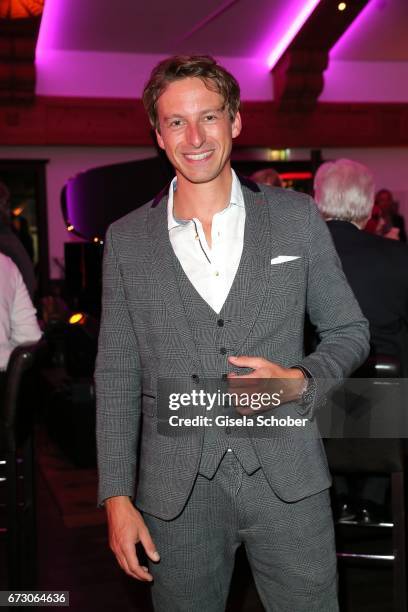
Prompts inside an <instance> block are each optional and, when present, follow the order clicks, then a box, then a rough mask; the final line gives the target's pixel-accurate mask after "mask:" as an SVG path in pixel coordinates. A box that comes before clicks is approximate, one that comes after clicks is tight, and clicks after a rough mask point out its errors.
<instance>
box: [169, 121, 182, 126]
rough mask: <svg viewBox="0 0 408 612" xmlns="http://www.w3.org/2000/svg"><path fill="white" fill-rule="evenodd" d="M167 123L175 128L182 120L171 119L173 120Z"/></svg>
mask: <svg viewBox="0 0 408 612" xmlns="http://www.w3.org/2000/svg"><path fill="white" fill-rule="evenodd" d="M169 125H170V127H172V128H177V127H180V126H181V125H182V121H181V119H173V121H170V124H169Z"/></svg>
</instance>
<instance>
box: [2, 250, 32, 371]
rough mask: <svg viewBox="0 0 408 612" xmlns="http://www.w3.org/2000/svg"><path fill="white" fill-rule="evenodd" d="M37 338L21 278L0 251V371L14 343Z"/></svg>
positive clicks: (12, 263) (14, 266)
mask: <svg viewBox="0 0 408 612" xmlns="http://www.w3.org/2000/svg"><path fill="white" fill-rule="evenodd" d="M40 338H41V330H40V328H39V326H38V323H37V319H36V317H35V308H34V306H33V303H32V301H31V299H30V296H29V295H28V291H27V288H26V286H25V284H24V281H23V278H22V276H21V274H20V272H19V270H18V268H17V266H16V265H15V263H14V262H13V261H12V260H11V259H10V257H7V256H6V255H3V254H2V253H0V371H1V370H5V369H6V368H7V363H8V360H9V358H10V354H11V352H12V350H13V349H14V348H15V347H16V346H17V345H18V344H22V343H23V342H37V340H39V339H40Z"/></svg>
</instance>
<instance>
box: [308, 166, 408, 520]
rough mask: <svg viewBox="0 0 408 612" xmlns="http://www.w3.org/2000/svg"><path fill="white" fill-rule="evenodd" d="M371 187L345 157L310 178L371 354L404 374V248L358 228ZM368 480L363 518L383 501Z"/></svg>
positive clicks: (368, 176) (407, 253) (407, 289)
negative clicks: (364, 322)
mask: <svg viewBox="0 0 408 612" xmlns="http://www.w3.org/2000/svg"><path fill="white" fill-rule="evenodd" d="M374 188H375V187H374V178H373V175H372V173H371V171H370V170H369V169H368V168H367V167H366V166H364V165H363V164H360V163H358V162H355V161H351V160H349V159H339V160H337V161H335V162H327V163H324V164H322V165H321V166H320V168H319V169H318V171H317V173H316V176H315V179H314V190H315V200H316V203H317V206H318V208H319V209H320V212H321V214H322V215H323V217H324V218H325V219H326V221H327V225H328V228H329V230H330V233H331V235H332V237H333V241H334V244H335V247H336V250H337V252H338V254H339V257H340V260H341V263H342V265H343V270H344V272H345V274H346V277H347V280H348V282H349V283H350V286H351V288H352V289H353V291H354V294H355V296H356V298H357V301H358V303H359V304H360V307H361V310H362V311H363V314H364V315H365V317H366V318H367V319H368V322H369V324H370V333H371V342H370V345H371V355H372V356H375V355H380V354H381V355H390V356H393V357H396V358H397V359H398V360H399V362H400V364H401V374H402V376H407V375H408V249H407V247H406V246H405V245H403V244H400V243H399V242H397V241H395V240H387V239H386V238H385V237H381V236H376V235H372V234H370V233H367V232H365V231H362V230H363V228H364V227H365V226H366V223H367V220H368V219H369V218H370V217H371V215H372V210H373V205H374ZM368 481H369V482H368ZM367 482H368V484H369V485H370V489H371V490H372V491H374V490H375V493H374V492H372V491H370V493H369V492H368V487H367V486H365V487H364V488H365V493H363V495H362V500H363V501H364V503H362V502H361V503H360V504H359V505H360V506H361V509H360V512H359V513H360V516H361V517H362V518H363V517H364V516H365V517H367V516H368V514H369V512H368V510H367V508H368V507H369V506H370V507H371V509H372V510H373V509H374V511H375V510H377V513H378V511H381V506H383V503H384V487H381V486H376V485H378V483H379V480H377V481H376V482H374V481H373V480H372V479H371V478H370V479H367ZM366 484H367V483H366ZM373 484H374V486H372V485H373ZM364 498H370V500H371V502H372V503H371V504H368V503H367V499H366V500H364ZM373 504H376V506H373Z"/></svg>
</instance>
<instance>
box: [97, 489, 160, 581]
mask: <svg viewBox="0 0 408 612" xmlns="http://www.w3.org/2000/svg"><path fill="white" fill-rule="evenodd" d="M105 508H106V515H107V519H108V529H109V546H110V548H111V550H112V551H113V553H114V554H115V556H116V559H117V561H118V563H119V565H120V566H121V568H122V569H123V570H124V571H125V572H126V573H127V574H129V576H132V578H136V579H137V580H143V581H145V582H151V581H152V580H153V576H152V575H151V574H149V571H148V569H147V567H145V566H143V565H140V564H139V559H138V558H137V554H136V544H137V543H138V542H140V543H141V544H142V546H143V548H144V550H145V552H146V554H147V556H148V557H149V559H151V561H154V562H156V563H157V562H158V561H159V560H160V555H159V553H158V552H157V550H156V547H155V545H154V542H153V540H152V538H151V537H150V533H149V530H148V529H147V527H146V524H145V522H144V520H143V518H142V515H141V514H140V512H138V510H136V508H135V507H134V506H133V504H132V502H131V501H130V498H129V497H127V496H125V495H118V496H116V497H109V498H108V499H107V500H106V501H105Z"/></svg>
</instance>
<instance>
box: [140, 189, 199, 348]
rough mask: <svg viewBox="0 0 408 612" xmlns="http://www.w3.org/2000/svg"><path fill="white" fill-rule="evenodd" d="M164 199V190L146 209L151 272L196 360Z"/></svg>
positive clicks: (171, 317) (171, 315) (165, 196)
mask: <svg viewBox="0 0 408 612" xmlns="http://www.w3.org/2000/svg"><path fill="white" fill-rule="evenodd" d="M167 201H168V195H167V193H166V195H164V196H163V197H162V198H161V200H160V201H159V202H157V203H155V204H154V205H153V206H152V207H151V208H150V210H149V215H148V219H147V224H148V227H147V231H148V233H149V236H150V238H151V240H150V248H151V273H152V277H153V278H156V280H157V282H158V284H159V286H160V292H161V296H162V299H163V302H165V304H166V308H167V312H168V315H169V319H170V320H171V321H172V322H173V324H174V325H175V326H176V327H177V329H178V331H179V333H180V338H181V339H182V341H183V342H184V344H185V346H186V349H187V351H188V353H189V354H190V355H192V356H193V357H194V358H195V359H196V360H197V358H198V353H197V347H196V344H195V342H194V338H193V335H192V332H191V329H190V326H189V324H188V321H187V317H186V313H185V310H184V306H183V303H182V300H181V296H180V292H179V286H178V282H177V277H176V274H175V269H174V258H175V254H174V252H173V249H172V246H171V244H170V239H169V232H168V229H167Z"/></svg>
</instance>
